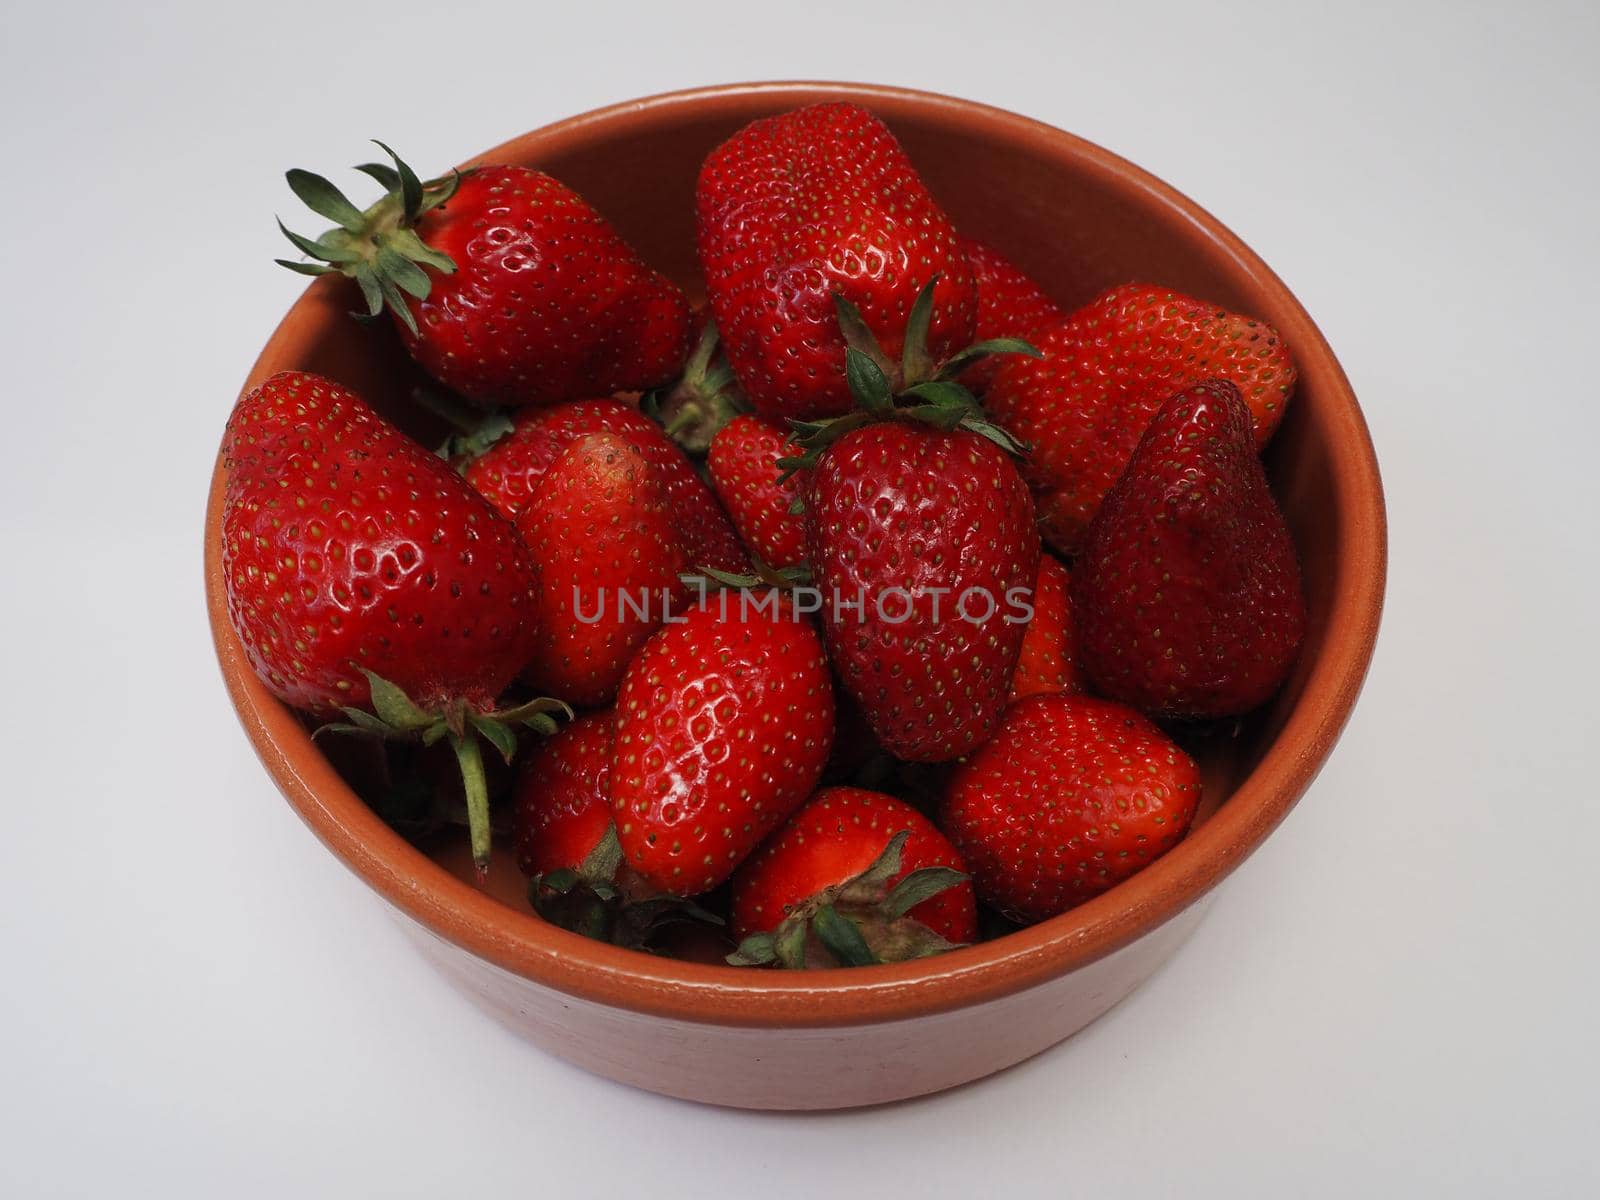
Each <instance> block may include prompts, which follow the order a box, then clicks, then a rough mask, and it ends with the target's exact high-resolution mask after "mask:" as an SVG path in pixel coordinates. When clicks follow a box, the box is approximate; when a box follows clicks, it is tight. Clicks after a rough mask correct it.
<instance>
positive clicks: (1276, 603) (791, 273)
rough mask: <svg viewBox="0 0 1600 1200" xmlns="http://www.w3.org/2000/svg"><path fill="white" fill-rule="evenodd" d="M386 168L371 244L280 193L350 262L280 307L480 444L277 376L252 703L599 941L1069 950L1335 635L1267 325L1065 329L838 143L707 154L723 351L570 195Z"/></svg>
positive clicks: (250, 555)
mask: <svg viewBox="0 0 1600 1200" xmlns="http://www.w3.org/2000/svg"><path fill="white" fill-rule="evenodd" d="M390 157H391V158H392V159H393V164H392V165H389V164H378V163H369V164H366V165H364V166H363V167H362V168H361V170H363V171H364V172H365V173H366V174H368V175H369V176H371V177H373V178H374V179H376V180H377V181H378V182H379V183H380V184H381V185H382V186H383V187H384V189H385V194H384V196H383V197H382V198H381V199H379V200H378V201H377V202H376V203H375V204H373V205H372V206H371V207H369V208H367V209H365V210H362V209H358V208H356V207H355V205H353V204H352V203H351V202H350V201H349V200H347V199H346V198H345V197H344V195H343V194H342V193H341V192H340V191H339V190H338V189H337V188H336V187H334V185H333V184H331V183H329V182H328V181H327V180H325V179H323V178H321V177H319V176H316V175H312V174H309V173H307V172H303V171H292V172H290V174H289V182H290V185H291V187H292V188H293V189H294V191H295V192H296V194H297V195H299V196H300V197H301V198H302V199H303V200H304V201H305V202H306V203H307V204H308V205H309V206H310V207H311V208H312V209H313V210H315V211H316V212H317V213H319V214H321V215H322V216H324V217H326V218H327V219H328V220H330V221H332V222H334V224H335V227H334V228H333V229H331V230H330V231H328V232H326V233H324V234H322V235H321V236H320V237H318V238H316V239H314V240H313V239H310V238H306V237H302V236H300V235H298V234H293V233H288V231H287V230H286V231H285V232H286V233H288V236H289V237H290V239H291V240H292V241H293V242H294V243H295V245H296V246H297V247H298V248H299V249H300V250H301V251H302V253H303V254H304V256H305V257H304V258H303V259H301V260H298V261H292V262H285V264H284V265H286V266H289V267H291V268H292V269H294V270H297V271H301V272H303V273H306V274H311V275H321V274H326V273H329V272H337V273H340V274H343V275H345V276H348V277H350V278H351V279H353V280H354V282H355V285H356V286H357V287H358V288H359V291H360V293H361V296H362V297H363V300H364V304H365V308H366V310H367V311H366V312H365V313H364V314H361V315H362V316H363V318H364V319H372V318H378V317H381V316H382V314H383V313H384V311H385V310H387V312H388V313H389V314H390V317H391V318H392V321H393V324H394V326H395V328H396V330H397V332H398V335H399V338H400V340H401V341H402V342H403V344H404V346H405V348H406V350H407V351H409V353H410V354H411V355H412V356H413V357H414V358H415V360H416V361H417V362H418V363H419V364H421V366H422V367H423V368H424V369H425V370H426V371H427V373H428V374H429V375H431V376H432V377H433V379H434V380H435V381H437V384H438V385H441V386H442V389H446V390H447V393H448V394H445V393H444V392H441V391H440V390H439V389H438V388H435V389H433V390H432V397H431V401H432V403H433V404H434V405H435V407H436V408H440V409H447V410H449V411H452V412H453V413H454V414H455V415H456V417H457V420H458V424H459V425H460V432H459V433H458V434H457V435H456V436H455V437H453V438H451V440H450V441H449V442H448V443H447V444H446V445H445V446H444V447H442V448H439V449H433V448H429V447H425V446H423V445H420V444H418V443H417V442H415V441H413V440H411V439H410V438H408V437H407V436H405V435H404V434H402V433H401V432H400V431H399V430H398V429H396V428H395V427H394V426H393V425H391V424H389V423H388V422H387V421H385V420H384V419H383V418H381V417H380V416H379V415H378V414H377V413H376V412H375V411H374V410H373V409H372V408H370V407H369V406H368V405H367V403H366V402H365V401H364V400H363V399H362V398H361V397H359V396H357V395H355V394H354V393H353V392H351V391H350V390H348V389H347V388H345V387H342V386H340V385H339V384H337V383H335V382H334V381H332V380H329V379H325V378H321V377H318V376H315V375H311V374H306V373H303V372H284V373H281V374H278V375H275V376H273V377H272V378H270V379H269V380H267V382H266V383H264V384H263V385H261V386H260V387H259V388H257V389H256V390H255V391H253V392H251V393H250V394H249V395H248V396H246V397H244V398H243V399H242V400H241V401H239V403H238V405H237V407H236V408H235V410H234V413H233V415H232V418H231V420H230V421H229V424H228V429H227V434H226V437H225V440H224V443H223V453H224V456H225V462H226V470H227V493H226V501H225V505H224V510H223V518H222V538H223V570H224V574H225V577H226V584H227V596H228V606H229V615H230V617H231V618H232V622H233V626H234V629H235V630H236V631H237V633H238V636H239V639H240V641H241V642H242V644H243V646H244V649H245V651H246V653H247V655H248V658H249V661H250V663H251V665H252V666H253V668H254V669H255V671H256V673H257V674H258V675H259V677H260V678H261V680H262V682H263V683H264V684H265V685H266V686H267V688H268V689H270V690H271V691H272V693H273V694H275V695H276V696H278V697H279V698H281V699H282V700H283V701H284V702H285V703H287V704H289V705H291V706H293V707H294V708H296V709H298V710H300V711H302V712H303V713H304V714H306V716H307V719H308V721H309V722H311V723H312V724H313V725H314V726H315V727H316V729H317V735H318V737H319V739H320V742H321V744H322V745H323V746H324V748H325V749H326V750H327V752H328V753H329V754H330V756H332V757H333V758H334V759H335V761H336V762H338V763H339V764H340V765H341V767H342V769H344V770H346V773H347V776H348V777H349V778H351V779H352V781H353V782H354V783H356V784H357V785H358V787H359V789H360V790H361V791H362V792H363V794H364V795H365V796H366V797H367V799H368V800H369V802H370V803H372V804H373V805H374V806H375V807H377V808H378V810H379V811H380V812H382V813H384V814H385V816H386V817H388V818H389V819H390V820H391V822H392V823H394V824H395V825H396V827H397V828H400V829H401V830H402V831H404V832H407V833H408V834H410V835H412V836H414V837H416V838H419V839H421V838H425V837H436V836H438V835H439V830H440V829H441V827H443V826H447V825H451V823H452V822H455V823H457V825H455V826H452V827H458V825H459V823H464V824H466V826H467V827H468V829H469V830H470V838H471V846H472V851H473V855H474V858H475V859H476V861H477V862H478V864H479V866H480V868H481V867H484V866H486V865H487V862H488V860H489V856H490V853H491V849H492V846H493V842H494V839H495V836H496V835H497V833H498V834H500V835H501V836H503V837H504V838H505V839H506V841H507V843H508V844H509V845H510V846H511V847H513V848H514V853H515V857H516V861H517V863H518V865H519V866H520V867H521V868H522V870H523V871H524V872H525V873H526V874H527V875H528V876H529V877H530V885H529V897H530V901H531V903H532V905H533V907H534V908H535V909H536V910H537V911H538V912H539V913H540V914H541V915H542V916H544V917H545V918H546V919H547V920H550V921H554V922H557V923H559V924H561V925H563V926H565V927H567V928H569V929H574V930H577V931H579V932H582V933H585V934H588V935H590V936H593V937H599V938H605V939H607V940H611V941H614V942H617V943H619V944H627V945H633V946H639V947H644V948H649V949H655V950H658V951H659V950H662V949H663V948H668V949H670V948H671V947H673V946H675V945H677V944H678V942H677V941H675V938H677V937H678V934H675V933H673V932H672V931H674V930H676V931H679V932H680V933H681V930H682V929H683V927H684V925H685V923H688V924H689V925H691V926H693V927H695V928H696V929H699V930H701V931H702V934H703V935H704V936H709V937H712V938H721V939H724V940H723V941H722V946H721V951H720V953H723V954H726V956H727V958H728V961H730V962H734V963H741V964H779V965H782V966H787V967H832V966H855V965H861V964H866V963H873V962H883V961H892V960H898V959H906V958H913V957H920V956H923V955H928V954H933V953H937V952H940V951H943V950H947V949H949V948H951V947H953V946H957V945H960V944H963V943H968V942H972V941H974V940H976V939H977V938H978V937H979V936H980V913H984V914H986V915H984V916H983V918H982V929H983V932H984V934H986V935H992V934H993V933H995V932H1003V931H1004V930H1005V929H1008V928H1012V927H1014V924H1015V923H1027V922H1034V921H1039V920H1043V919H1045V918H1048V917H1051V916H1054V915H1056V914H1058V913H1061V912H1064V911H1065V910H1067V909H1069V908H1071V907H1073V906H1074V905H1077V904H1080V903H1083V902H1084V901H1086V900H1089V899H1091V898H1092V897H1094V896H1096V895H1098V894H1100V893H1101V892H1104V891H1105V890H1106V889H1108V888H1111V887H1113V886H1114V885H1115V884H1117V883H1118V882H1119V881H1121V880H1124V879H1126V878H1128V877H1129V876H1130V875H1132V874H1134V873H1135V872H1137V871H1139V870H1141V869H1142V868H1143V867H1145V866H1147V865H1148V864H1149V863H1151V862H1152V861H1154V860H1155V859H1156V858H1158V857H1159V856H1161V855H1162V854H1164V853H1165V852H1166V851H1167V850H1169V849H1171V848H1172V847H1173V846H1174V845H1175V844H1177V842H1178V841H1179V840H1180V839H1182V838H1183V836H1184V834H1185V832H1186V831H1187V829H1188V827H1189V824H1190V822H1191V820H1192V818H1193V816H1194V813H1195V809H1196V805H1197V803H1198V802H1199V799H1200V791H1201V784H1200V772H1199V769H1198V767H1197V766H1196V763H1195V762H1194V760H1193V759H1192V758H1191V757H1190V756H1189V754H1187V753H1186V752H1185V751H1184V750H1183V749H1181V748H1180V746H1179V745H1178V743H1177V742H1176V741H1174V739H1173V733H1174V732H1176V733H1178V734H1179V736H1184V732H1183V731H1185V730H1188V729H1194V728H1196V727H1197V726H1196V723H1197V722H1206V721H1212V720H1215V719H1217V718H1223V717H1231V716H1235V715H1238V714H1242V713H1245V712H1247V711H1249V710H1251V709H1253V708H1256V707H1258V706H1259V705H1261V704H1262V703H1263V702H1264V701H1265V700H1267V699H1268V698H1269V697H1271V696H1272V695H1273V693H1274V692H1275V691H1276V690H1277V689H1278V688H1279V687H1280V686H1281V685H1282V683H1283V681H1284V679H1285V678H1286V676H1287V675H1288V673H1289V672H1290V671H1291V669H1292V668H1293V665H1294V662H1295V659H1296V655H1297V653H1298V650H1299V647H1300V643H1301V640H1302V637H1303V633H1304V627H1305V620H1306V618H1305V606H1304V599H1303V594H1302V587H1301V582H1300V576H1299V570H1298V566H1297V563H1296V557H1295V551H1294V547H1293V545H1292V543H1291V541H1290V537H1289V532H1288V529H1287V527H1286V525H1285V523H1284V520H1283V517H1282V515H1281V513H1280V512H1279V510H1278V508H1277V506H1276V504H1275V502H1274V500H1273V498H1272V495H1271V494H1270V492H1269V491H1268V488H1267V482H1266V478H1265V475H1264V473H1263V470H1262V466H1261V462H1260V459H1259V457H1258V451H1259V449H1260V448H1261V447H1262V446H1263V445H1264V444H1265V443H1266V442H1267V440H1268V438H1270V437H1271V435H1272V433H1273V430H1274V428H1275V427H1276V426H1277V424H1278V422H1279V420H1280V418H1281V417H1282V415H1283V411H1284V406H1285V404H1286V402H1287V400H1288V398H1289V396H1290V393H1291V390H1292V388H1293V385H1294V377H1295V372H1294V367H1293V364H1292V362H1291V360H1290V358H1289V354H1288V352H1287V350H1286V349H1285V347H1284V346H1283V345H1282V343H1281V341H1280V340H1279V338H1278V337H1277V335H1276V334H1275V332H1274V331H1273V330H1272V329H1271V328H1269V327H1268V326H1266V325H1264V324H1262V323H1260V322H1258V321H1254V320H1251V319H1250V318H1248V317H1244V316H1239V315H1236V314H1233V313H1229V312H1226V311H1223V310H1221V309H1219V308H1217V307H1216V306H1214V305H1210V304H1206V303H1204V302H1202V301H1199V300H1195V299H1191V298H1189V297H1187V296H1183V295H1179V294H1177V293H1174V292H1172V291H1170V290H1168V289H1166V288H1162V287H1159V286H1155V285H1151V284H1142V283H1133V284H1129V285H1127V286H1124V287H1119V288H1117V289H1115V290H1113V291H1110V292H1108V293H1106V294H1105V295H1102V296H1100V297H1098V298H1096V299H1094V300H1092V301H1091V302H1090V303H1089V304H1087V305H1085V306H1084V307H1082V308H1080V309H1078V310H1077V311H1075V312H1066V311H1063V310H1061V309H1059V308H1058V307H1057V306H1056V304H1055V303H1054V302H1053V301H1052V300H1051V298H1050V297H1049V296H1048V295H1047V294H1046V293H1045V291H1044V290H1043V289H1041V288H1040V287H1039V286H1038V285H1037V284H1035V283H1034V282H1033V281H1032V280H1030V279H1029V278H1028V277H1027V276H1026V275H1025V274H1024V273H1023V272H1022V271H1020V270H1019V269H1018V268H1017V267H1015V266H1013V265H1012V264H1011V263H1009V262H1007V261H1006V260H1005V259H1003V258H1001V257H1000V256H999V255H998V254H996V253H995V252H994V251H993V250H992V249H990V248H988V247H986V246H984V245H981V244H979V243H976V242H973V241H970V240H968V239H966V238H964V237H963V236H961V235H960V233H959V232H958V231H957V230H956V228H955V227H954V226H953V225H952V223H951V221H950V219H949V218H948V217H947V216H946V215H945V213H944V212H943V211H942V210H941V209H940V207H939V205H938V204H937V203H936V202H935V200H934V198H933V197H932V196H931V195H930V194H929V192H928V190H927V188H926V187H925V186H924V184H923V183H922V181H921V179H920V178H919V177H918V175H917V173H916V171H915V170H914V169H913V167H912V165H911V163H910V161H909V160H908V159H907V156H906V154H905V152H904V150H903V149H902V148H901V146H900V145H899V143H898V142H897V141H896V140H895V138H894V136H893V135H892V134H891V133H890V131H889V130H888V129H887V128H886V127H885V126H884V125H883V124H882V123H881V122H880V121H878V120H877V119H876V118H875V117H873V116H872V115H871V114H870V113H868V112H866V111H864V110H863V109H861V108H859V107H856V106H854V105H850V104H822V105H816V106H813V107H809V108H803V109H800V110H798V111H794V112H789V113H784V114H781V115H777V116H773V117H769V118H766V119H763V120H759V121H756V122H754V123H753V124H751V125H749V126H747V127H745V128H744V129H742V130H740V131H739V132H737V133H736V134H734V135H733V136H732V137H731V138H730V139H729V140H728V141H727V142H725V143H724V144H723V145H721V146H719V147H718V148H717V149H715V150H714V151H713V152H712V153H711V154H710V156H709V157H708V158H707V159H706V160H705V162H704V164H703V166H702V167H701V171H700V177H699V184H698V189H697V194H696V198H695V202H696V218H697V235H698V252H699V261H700V265H701V269H702V273H703V276H704V284H705V290H706V294H707V297H708V300H707V304H706V305H705V309H704V311H703V312H699V313H697V312H696V311H694V310H693V309H692V308H691V306H690V304H689V302H688V300H687V299H686V298H685V296H684V294H683V293H682V292H681V291H680V290H679V289H678V288H677V287H676V286H675V285H674V284H673V283H671V282H670V281H668V280H667V279H665V278H664V277H662V276H661V275H659V274H657V273H656V272H655V271H653V270H651V268H650V267H649V266H648V265H647V264H646V263H645V262H644V261H643V260H642V259H641V258H640V256H639V255H638V253H637V252H635V250H634V249H633V248H632V247H630V246H629V245H628V244H627V243H626V242H624V241H623V239H622V238H621V237H620V235H619V234H618V233H617V232H616V231H615V230H614V229H613V228H612V227H611V226H610V225H609V224H608V223H607V221H606V220H605V219H604V218H603V217H602V216H600V215H599V214H598V213H597V212H595V211H594V210H593V209H592V208H591V207H590V206H589V205H588V204H587V203H585V201H584V200H583V199H582V198H581V197H579V196H578V195H576V194H575V193H574V192H572V191H571V190H570V189H568V188H567V187H565V186H564V185H562V184H561V183H559V182H558V181H557V180H555V179H553V178H551V177H550V176H548V175H545V174H543V173H541V172H539V171H537V170H531V169H528V168H525V167H516V166H494V165H485V166H479V167H475V168H473V169H472V170H470V171H466V172H461V173H458V174H452V175H450V176H448V177H445V178H441V179H436V180H431V181H427V182H424V181H422V180H420V179H418V178H417V176H416V175H415V174H414V173H413V172H412V171H411V170H410V169H409V168H408V167H407V166H406V165H405V164H404V163H403V162H401V161H400V160H399V159H398V158H396V157H394V156H393V155H392V154H391V155H390ZM463 414H470V419H464V418H463ZM702 457H703V459H704V461H703V462H700V461H698V460H700V459H701V458H702ZM1158 722H1159V723H1158ZM980 906H982V907H981V908H980ZM705 931H710V932H709V933H706V932H705ZM702 944H703V937H702Z"/></svg>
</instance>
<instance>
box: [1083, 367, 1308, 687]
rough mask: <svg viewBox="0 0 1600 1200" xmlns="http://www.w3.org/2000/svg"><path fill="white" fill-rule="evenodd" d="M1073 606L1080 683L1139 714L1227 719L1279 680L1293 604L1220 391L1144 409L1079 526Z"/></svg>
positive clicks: (1286, 563)
mask: <svg viewBox="0 0 1600 1200" xmlns="http://www.w3.org/2000/svg"><path fill="white" fill-rule="evenodd" d="M1073 602H1074V611H1075V612H1076V614H1077V616H1078V620H1079V625H1080V629H1081V632H1082V638H1083V650H1082V653H1083V662H1084V665H1085V667H1086V668H1087V669H1088V672H1089V675H1090V676H1091V677H1092V678H1093V679H1094V681H1095V683H1096V685H1097V686H1098V687H1099V689H1100V690H1101V691H1103V692H1104V693H1105V694H1106V695H1108V696H1113V697H1115V698H1117V699H1119V700H1122V701H1124V702H1125V703H1128V704H1132V705H1133V706H1134V707H1136V708H1139V709H1142V710H1143V711H1145V712H1148V713H1152V714H1157V715H1161V716H1169V717H1224V716H1231V715H1234V714H1237V713H1242V712H1248V711H1249V710H1250V709H1252V708H1254V707H1256V706H1257V705H1258V704H1260V703H1262V702H1263V701H1264V700H1266V699H1268V698H1269V697H1270V696H1271V695H1272V694H1273V693H1274V692H1275V691H1277V690H1278V688H1279V686H1281V685H1282V683H1283V681H1284V679H1285V678H1286V677H1287V676H1288V674H1289V671H1290V670H1291V669H1292V668H1293V666H1294V662H1295V658H1296V656H1297V655H1298V654H1299V652H1300V643H1301V640H1302V639H1303V638H1304V636H1305V626H1306V609H1305V596H1304V592H1303V590H1302V588H1301V584H1300V568H1299V564H1298V563H1297V562H1296V559H1295V551H1294V543H1293V541H1291V540H1290V537H1289V528H1288V526H1287V525H1286V524H1285V522H1284V519H1283V514H1282V513H1281V512H1279V511H1278V506H1277V503H1276V502H1275V501H1274V500H1273V498H1272V493H1271V492H1270V491H1269V490H1268V489H1267V477H1266V473H1265V472H1264V471H1263V470H1262V467H1261V460H1260V458H1259V457H1257V455H1256V448H1255V439H1254V437H1253V435H1252V432H1251V422H1250V412H1249V410H1248V409H1247V408H1246V407H1245V405H1244V403H1243V402H1242V401H1241V400H1240V398H1239V393H1238V391H1237V389H1235V388H1234V386H1233V385H1232V384H1231V383H1228V382H1227V381H1226V380H1220V379H1217V380H1209V381H1207V382H1204V383H1199V384H1196V385H1195V386H1194V387H1192V388H1190V389H1189V390H1188V391H1186V392H1182V393H1180V394H1178V395H1176V396H1174V397H1173V398H1172V399H1171V400H1169V401H1167V403H1166V404H1165V405H1163V406H1162V408H1161V410H1160V412H1158V413H1157V414H1156V417H1155V420H1154V421H1153V422H1151V424H1150V428H1149V430H1148V431H1147V432H1146V433H1145V435H1144V440H1143V441H1141V442H1140V443H1139V448H1138V450H1137V451H1135V453H1134V456H1133V461H1132V462H1130V463H1129V464H1128V469H1127V471H1126V472H1124V473H1123V476H1122V478H1121V480H1119V481H1118V483H1117V486H1116V487H1114V488H1113V489H1112V490H1111V494H1110V495H1109V496H1107V497H1106V500H1105V503H1104V504H1103V505H1102V506H1101V508H1100V515H1099V516H1097V517H1096V518H1095V520H1094V524H1092V525H1091V526H1090V527H1089V536H1088V539H1087V542H1086V544H1085V546H1084V552H1083V555H1082V557H1081V558H1080V559H1079V560H1078V566H1077V569H1076V571H1075V572H1074V576H1073Z"/></svg>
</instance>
